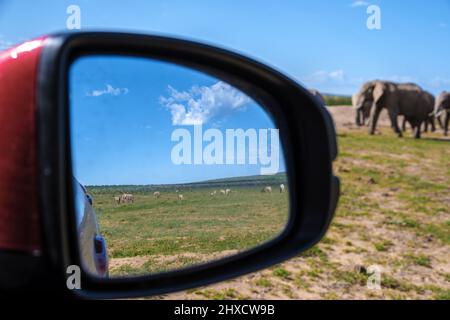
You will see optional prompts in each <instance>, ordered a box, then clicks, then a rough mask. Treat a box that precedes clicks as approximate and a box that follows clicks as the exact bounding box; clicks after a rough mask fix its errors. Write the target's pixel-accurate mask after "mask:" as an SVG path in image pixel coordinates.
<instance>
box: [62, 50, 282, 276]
mask: <svg viewBox="0 0 450 320" xmlns="http://www.w3.org/2000/svg"><path fill="white" fill-rule="evenodd" d="M69 95H70V126H71V141H72V162H73V175H74V186H75V187H74V190H75V193H76V194H75V196H74V198H75V200H76V201H75V202H76V208H75V214H76V215H77V217H76V221H77V228H78V230H77V232H78V238H79V248H80V256H81V260H82V262H83V268H84V270H86V271H88V272H89V273H91V274H93V275H95V276H100V277H107V276H109V277H124V276H134V275H143V274H150V273H160V272H166V271H171V270H175V269H180V268H185V267H189V266H192V265H196V264H201V263H206V262H210V261H213V260H217V259H220V258H223V257H225V256H229V255H234V254H236V253H239V252H242V251H245V250H248V249H251V248H254V247H256V246H258V245H260V244H262V243H264V242H266V241H269V240H271V239H273V238H275V237H276V236H277V235H278V234H279V233H280V232H281V231H282V230H283V229H284V227H285V225H286V222H287V219H288V212H289V199H288V198H289V193H288V184H287V178H286V173H285V164H284V157H283V152H282V150H281V145H280V139H279V132H278V130H277V128H276V127H275V124H274V122H273V121H272V119H271V117H270V116H269V115H268V114H267V113H266V112H265V111H264V109H263V108H262V107H261V106H260V105H258V104H257V103H256V102H255V101H253V100H252V99H251V98H249V97H248V96H246V95H245V94H244V93H243V92H241V91H239V90H238V89H236V88H234V87H233V86H231V85H230V84H228V83H226V82H223V81H221V80H219V79H215V78H213V77H211V76H209V75H206V74H204V73H200V72H198V71H196V70H192V69H189V68H186V67H183V66H180V65H175V64H170V63H167V62H162V61H157V60H151V59H145V58H138V57H131V56H130V57H129V56H126V57H123V56H86V57H82V58H79V59H77V60H76V61H75V62H74V63H73V65H72V66H71V70H70V78H69Z"/></svg>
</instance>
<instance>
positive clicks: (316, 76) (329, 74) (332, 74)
mask: <svg viewBox="0 0 450 320" xmlns="http://www.w3.org/2000/svg"><path fill="white" fill-rule="evenodd" d="M344 78H345V74H344V70H334V71H324V70H319V71H316V72H314V73H313V74H311V75H308V76H305V77H303V78H302V80H303V81H304V82H305V83H307V84H312V85H317V84H323V83H327V82H342V81H344Z"/></svg>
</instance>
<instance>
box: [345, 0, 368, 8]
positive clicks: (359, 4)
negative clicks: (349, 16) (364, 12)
mask: <svg viewBox="0 0 450 320" xmlns="http://www.w3.org/2000/svg"><path fill="white" fill-rule="evenodd" d="M369 4H370V3H369V2H367V1H353V3H352V4H350V7H352V8H356V7H368V6H369Z"/></svg>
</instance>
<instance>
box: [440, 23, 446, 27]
mask: <svg viewBox="0 0 450 320" xmlns="http://www.w3.org/2000/svg"><path fill="white" fill-rule="evenodd" d="M439 27H441V28H447V23H445V22H441V23H439Z"/></svg>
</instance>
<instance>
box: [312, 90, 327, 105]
mask: <svg viewBox="0 0 450 320" xmlns="http://www.w3.org/2000/svg"><path fill="white" fill-rule="evenodd" d="M308 91H309V92H310V93H311V94H312V95H313V96H314V97H315V98H316V99H317V100H318V101H319V102H320V103H321V104H322V105H325V99H324V98H323V96H322V95H321V94H320V92H319V91H318V90H316V89H309V90H308Z"/></svg>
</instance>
